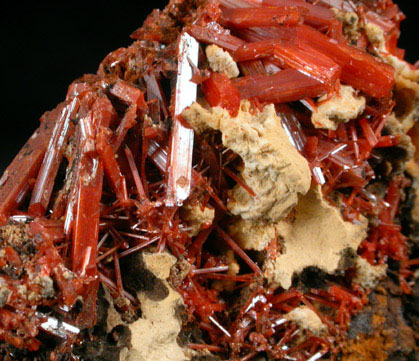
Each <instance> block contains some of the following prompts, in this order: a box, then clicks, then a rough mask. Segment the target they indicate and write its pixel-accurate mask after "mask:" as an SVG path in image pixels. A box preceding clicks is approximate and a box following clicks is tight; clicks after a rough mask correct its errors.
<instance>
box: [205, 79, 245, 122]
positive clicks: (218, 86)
mask: <svg viewBox="0 0 419 361" xmlns="http://www.w3.org/2000/svg"><path fill="white" fill-rule="evenodd" d="M202 88H203V91H204V94H205V98H206V100H207V101H208V103H209V105H211V106H212V107H217V106H220V107H221V108H224V109H226V110H228V112H229V113H230V114H231V116H233V117H235V116H237V114H238V112H239V107H240V99H241V97H240V94H239V91H238V90H237V88H236V87H235V86H234V85H233V83H232V82H231V81H230V79H229V78H228V77H227V75H225V74H221V73H211V76H210V78H209V79H207V80H206V81H204V83H203V84H202Z"/></svg>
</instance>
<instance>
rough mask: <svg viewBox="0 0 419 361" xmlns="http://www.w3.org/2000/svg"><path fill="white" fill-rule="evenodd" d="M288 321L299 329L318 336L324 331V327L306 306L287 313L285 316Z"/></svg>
mask: <svg viewBox="0 0 419 361" xmlns="http://www.w3.org/2000/svg"><path fill="white" fill-rule="evenodd" d="M284 317H285V318H286V319H288V320H289V321H293V322H295V323H296V324H297V325H298V327H299V328H300V329H303V330H310V331H311V332H313V333H314V334H315V335H317V336H319V335H321V334H322V333H323V332H325V331H326V329H327V328H326V325H324V324H323V323H322V321H321V320H320V318H319V316H317V315H316V313H315V312H314V311H312V310H311V309H309V308H308V307H307V306H300V307H297V308H294V309H293V310H292V311H291V312H288V313H287V314H286V315H285V316H284Z"/></svg>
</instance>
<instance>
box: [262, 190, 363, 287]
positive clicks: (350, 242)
mask: <svg viewBox="0 0 419 361" xmlns="http://www.w3.org/2000/svg"><path fill="white" fill-rule="evenodd" d="M367 224H368V222H367V220H366V219H361V221H358V222H357V223H352V222H345V221H344V219H343V217H342V215H341V213H340V210H339V209H338V208H336V207H334V206H332V205H330V204H329V203H328V202H327V201H326V200H325V199H324V198H323V195H322V193H321V190H320V188H319V187H314V188H312V189H310V191H309V192H308V193H307V194H306V195H305V196H302V197H300V201H299V202H298V204H297V206H296V207H295V216H294V217H293V219H292V220H287V221H281V222H278V223H277V224H276V232H277V234H278V236H279V237H280V238H282V239H283V240H284V245H283V248H284V250H283V253H282V254H280V255H279V256H278V257H277V258H276V259H274V260H270V259H268V260H267V261H266V262H265V276H266V277H267V278H268V280H269V281H270V282H271V284H272V285H280V286H282V287H283V288H285V289H288V288H289V287H290V286H291V283H292V277H293V275H294V274H298V273H300V272H301V271H303V270H304V268H306V267H310V266H313V267H318V268H319V269H321V270H323V271H325V272H328V273H333V272H335V271H336V270H337V269H338V267H339V264H340V261H341V259H342V257H343V256H344V255H345V253H346V251H347V250H348V249H351V250H353V252H356V250H357V248H358V246H359V244H360V243H361V242H362V241H363V240H364V239H365V237H366V235H367V232H366V231H367Z"/></svg>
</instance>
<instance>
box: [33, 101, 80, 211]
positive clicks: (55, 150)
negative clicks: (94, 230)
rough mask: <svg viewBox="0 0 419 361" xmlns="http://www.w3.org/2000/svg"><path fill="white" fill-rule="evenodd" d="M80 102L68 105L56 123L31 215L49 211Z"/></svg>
mask: <svg viewBox="0 0 419 361" xmlns="http://www.w3.org/2000/svg"><path fill="white" fill-rule="evenodd" d="M78 106H79V102H78V99H77V98H74V99H73V101H72V102H71V103H70V104H69V105H67V106H66V107H65V108H64V109H63V110H62V113H61V116H60V118H59V119H58V121H57V122H56V123H55V127H54V130H53V133H52V136H51V139H50V142H49V144H48V148H47V151H46V153H45V157H44V160H43V162H42V165H41V169H40V171H39V173H38V177H37V179H36V183H35V187H34V189H33V192H32V198H31V201H30V205H29V213H32V214H35V215H37V216H43V215H44V214H45V211H46V210H47V207H48V203H49V200H50V197H51V193H52V189H53V186H54V181H55V176H56V175H57V172H58V167H59V165H60V163H61V159H62V157H63V153H64V145H65V142H66V140H67V138H68V135H69V133H68V131H69V128H70V118H71V116H72V115H74V114H73V113H74V112H75V111H77V109H78Z"/></svg>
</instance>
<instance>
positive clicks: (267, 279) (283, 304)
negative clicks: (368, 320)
mask: <svg viewBox="0 0 419 361" xmlns="http://www.w3.org/2000/svg"><path fill="white" fill-rule="evenodd" d="M342 14H343V15H342ZM344 14H351V15H350V16H348V17H346V18H354V19H358V20H357V21H359V24H361V25H360V26H359V27H358V28H357V27H356V26H355V25H354V24H355V23H353V24H351V25H353V28H352V33H351V36H350V37H349V35H348V32H347V31H345V28H344V27H345V26H348V24H347V23H345V22H342V19H344V18H345V17H344ZM353 14H355V15H353ZM402 19H403V14H402V13H401V12H400V11H399V10H398V8H397V6H396V5H395V4H393V3H392V1H391V0H387V1H384V0H380V1H375V2H373V1H370V0H362V1H361V0H359V1H346V0H342V1H340V0H339V1H334V0H322V1H311V0H310V1H309V0H307V1H304V0H263V1H262V0H219V1H215V0H203V1H202V0H200V1H198V0H180V1H171V2H170V4H169V5H168V6H167V8H166V9H165V10H163V11H157V10H156V11H154V12H153V13H152V14H151V15H150V16H149V17H148V18H147V19H146V21H145V22H144V24H143V26H142V27H141V28H140V29H138V30H136V31H135V32H134V33H133V34H132V35H131V37H132V38H133V39H135V42H134V43H133V44H132V45H131V46H130V47H128V48H126V49H124V48H121V49H118V50H116V51H114V52H112V53H110V54H109V55H108V56H107V57H106V58H105V59H104V60H103V62H102V63H101V64H100V66H99V70H98V72H97V73H96V74H95V75H86V76H84V77H82V78H80V79H78V80H76V81H75V82H73V83H72V84H71V85H70V87H69V90H68V93H67V96H66V99H65V100H64V101H63V102H62V103H61V104H59V105H58V106H57V107H56V108H55V109H54V110H53V111H51V112H48V113H46V114H45V115H44V116H43V117H42V119H41V120H42V122H41V124H40V127H39V128H38V129H37V130H36V131H35V133H34V135H33V136H32V137H31V138H30V139H29V140H28V141H27V143H26V144H25V146H24V147H23V148H22V150H21V151H20V152H19V154H18V155H17V156H16V158H15V159H14V160H13V162H12V163H11V165H10V166H9V167H8V168H7V170H6V171H5V173H4V174H3V176H2V177H1V179H0V222H1V227H0V340H1V343H0V346H1V347H0V354H1V356H2V359H3V358H4V359H6V360H11V359H16V360H18V359H19V360H20V359H48V358H49V359H51V360H61V359H64V358H65V359H67V358H68V359H70V358H71V357H73V356H75V357H79V358H80V359H86V360H88V359H89V360H90V359H105V356H104V355H105V353H106V355H107V356H106V357H111V359H118V358H119V359H120V360H127V359H131V360H132V359H147V360H179V361H181V360H185V359H192V358H194V357H198V358H199V357H200V356H204V355H206V356H205V357H207V356H208V357H210V356H209V355H208V353H211V354H212V356H213V357H214V360H217V359H221V360H225V359H230V360H243V361H244V360H251V359H253V358H254V357H262V359H263V358H265V359H266V358H267V359H269V360H279V359H289V360H298V361H300V360H311V361H314V360H318V359H321V358H323V359H329V360H335V359H337V358H338V357H342V355H343V358H344V359H345V357H347V360H352V358H351V357H352V355H351V352H352V351H351V350H350V348H348V343H349V342H351V343H353V342H355V341H348V333H352V334H353V332H355V331H353V330H352V329H349V327H350V322H351V319H352V320H353V322H355V321H354V320H355V318H354V316H357V315H358V314H362V312H363V309H364V308H365V307H367V308H368V307H370V306H369V302H370V301H371V302H375V301H374V297H375V293H374V290H372V289H369V288H368V287H374V286H375V285H376V284H377V283H378V282H379V280H380V279H381V278H383V277H385V274H384V270H386V269H388V272H390V273H391V275H392V278H391V281H390V280H386V281H385V282H387V283H383V285H382V286H381V289H382V290H384V291H381V296H380V297H381V299H382V298H383V297H384V296H383V294H386V291H385V289H386V287H390V286H388V285H389V282H392V283H391V285H392V287H393V288H392V293H393V294H395V295H399V296H400V295H402V294H404V296H403V297H404V300H407V301H406V302H407V303H408V302H412V301H409V300H411V298H409V297H412V296H410V295H411V294H412V293H413V292H414V291H415V286H414V284H415V278H414V267H417V266H418V264H419V262H418V260H417V259H414V258H413V257H414V252H417V245H415V243H414V242H413V241H412V240H413V239H414V233H413V231H412V230H414V229H415V227H416V228H417V227H418V225H417V223H415V222H416V220H415V219H416V218H415V217H414V216H413V218H412V217H410V216H402V214H401V212H400V210H401V209H402V208H403V210H404V211H405V213H406V212H407V213H409V214H410V208H412V207H413V208H414V209H416V208H417V203H416V204H415V202H417V200H415V194H418V192H417V191H416V189H417V187H418V186H419V185H418V183H419V179H418V178H417V177H418V175H419V165H418V163H417V159H418V158H417V156H416V158H413V160H412V157H413V151H412V149H413V146H412V144H411V139H410V137H409V135H410V136H412V137H413V140H414V142H415V143H417V137H416V134H417V132H418V126H417V123H415V122H416V121H417V118H418V117H417V114H418V111H417V104H418V101H417V100H418V97H419V96H418V90H417V89H418V85H417V83H418V78H419V74H418V72H419V70H417V69H415V67H414V66H412V65H410V64H408V63H406V62H404V61H403V59H402V54H403V51H401V50H400V49H398V48H397V46H396V41H397V37H398V34H399V30H398V28H399V23H400V21H401V20H402ZM356 24H358V22H356ZM368 24H372V25H374V26H375V27H376V28H374V29H378V31H379V33H380V34H381V36H382V37H383V39H384V41H383V44H381V45H380V52H377V51H376V48H374V47H375V46H376V44H375V43H374V42H373V40H372V39H370V38H371V36H368V34H366V32H365V26H366V25H368ZM353 31H355V34H354V33H353ZM346 36H348V38H347V37H346ZM354 39H357V40H356V41H354ZM208 45H217V47H219V48H220V50H219V52H221V49H222V51H224V52H227V53H224V52H223V53H222V54H223V56H220V57H219V58H217V62H219V63H217V67H216V68H214V67H212V68H211V67H210V63H211V62H210V61H208V60H207V59H206V58H205V54H206V53H205V48H206V46H208ZM216 49H218V48H216ZM374 49H375V50H374ZM383 52H384V53H383ZM372 54H374V55H372ZM211 61H213V59H211ZM223 61H226V62H228V63H226V64H223V63H222V62H223ZM386 62H387V63H390V64H392V65H393V66H394V64H396V65H397V66H396V68H397V69H396V70H397V71H396V72H395V69H394V68H393V67H392V66H390V65H388V64H387V63H386ZM236 63H237V64H236ZM237 66H238V67H237ZM231 68H233V69H235V72H234V73H235V74H234V77H233V76H231V74H224V73H223V69H231ZM237 68H238V69H239V70H240V74H239V76H238V77H235V76H236V73H237V70H236V69H237ZM214 69H215V70H219V72H216V71H214ZM230 78H233V79H230ZM341 83H342V84H345V89H346V88H348V89H351V92H352V93H353V94H354V97H353V99H355V96H357V97H358V96H359V97H361V98H362V99H363V101H364V99H365V107H364V103H363V106H362V107H359V109H360V110H359V112H356V113H355V115H353V116H351V118H350V119H340V118H339V122H337V123H336V127H332V129H334V128H336V129H335V130H330V129H331V127H329V129H324V128H322V124H321V123H320V122H319V123H318V124H317V123H316V127H315V126H314V125H313V123H312V114H313V113H316V112H317V108H320V107H321V106H322V104H326V103H325V102H328V101H329V100H330V99H333V100H334V101H335V99H336V98H337V97H339V96H340V90H341ZM395 83H396V87H394V84H395ZM352 93H351V94H352ZM329 104H330V103H329ZM342 104H343V105H342V106H344V102H342ZM406 104H407V105H406ZM406 106H408V107H409V114H410V115H409V117H410V118H409V119H410V121H409V125H408V126H407V125H406V123H403V119H402V118H401V114H403V107H406ZM197 109H198V110H199V111H197ZM352 113H353V112H352ZM269 114H270V115H269ZM331 114H332V113H331ZM339 114H346V113H345V112H344V111H342V112H340V113H339ZM415 114H416V115H415ZM221 117H222V119H221ZM330 117H332V115H330ZM342 117H344V115H342ZM389 119H390V120H391V121H390V120H389ZM412 119H413V121H412ZM330 121H331V122H332V121H333V119H330ZM233 125H235V126H236V128H235V129H233ZM270 127H271V128H272V127H274V128H273V129H272V130H271V131H267V129H271V128H270ZM275 127H277V128H275ZM276 134H281V137H279V138H278V139H276V138H275V136H276ZM276 141H278V142H281V143H280V144H276V143H275V142H276ZM294 148H295V149H294ZM286 149H288V150H289V151H285V150H286ZM291 150H292V151H291ZM414 159H416V163H415V160H414ZM293 160H295V161H293ZM297 160H298V162H297ZM406 162H409V163H408V166H407V169H408V172H409V173H406V172H405V168H406ZM262 174H263V179H262ZM299 174H301V177H300V178H304V179H297V178H299V176H298V175H299ZM310 174H311V188H310ZM290 175H293V177H294V178H295V177H297V178H295V179H294V178H291V176H290ZM288 179H292V184H291V183H289V181H287V180H288ZM287 182H288V183H287ZM301 182H302V183H301ZM300 183H301V184H300ZM303 183H304V184H303ZM302 184H303V185H302ZM266 185H271V186H269V187H268V188H270V189H266V188H267V186H266ZM293 187H295V188H296V189H297V188H298V192H297V191H294V193H295V194H294V193H293V194H292V197H285V198H286V199H287V201H286V202H288V203H286V204H282V205H281V204H277V203H278V202H281V199H282V198H280V197H278V196H275V197H276V198H274V199H270V198H272V197H271V196H270V195H278V194H280V195H284V194H285V195H288V194H290V193H292V192H293V190H292V189H291V188H293ZM309 189H311V190H309ZM313 189H316V192H318V196H316V197H311V198H310V197H308V196H307V195H310V194H312V192H313ZM310 192H311V193H310ZM297 193H298V195H297ZM239 195H240V197H239ZM285 198H284V199H285ZM289 199H291V200H292V201H289ZM302 199H303V200H304V201H305V202H306V201H307V199H312V200H311V201H310V202H311V203H310V204H309V206H307V207H305V206H304V207H303V205H304V204H303V203H302ZM316 199H317V200H319V199H321V201H322V202H323V203H322V205H321V206H322V208H321V207H320V204H319V205H318V206H316ZM264 202H267V203H269V202H271V203H272V202H273V203H275V205H276V206H278V207H279V208H280V209H281V212H280V213H278V214H276V216H275V217H272V216H269V215H268V214H267V212H268V211H267V210H268V209H271V208H272V206H269V207H268V206H266V204H264ZM284 202H285V201H284ZM312 203H314V204H312ZM235 204H236V205H237V204H240V205H241V207H243V209H246V212H238V211H232V210H233V209H235V208H234V207H233V206H232V205H235ZM255 204H257V205H258V209H257V211H256V210H255V209H254V207H253V206H252V205H255ZM269 204H270V203H269ZM412 204H413V206H412ZM265 206H266V207H265ZM252 207H253V208H252ZM409 207H410V208H409ZM302 208H304V209H302ZM265 209H266V210H265ZM311 209H313V210H314V211H313V212H312V211H310V210H311ZM316 209H317V211H315V210H316ZM321 209H327V210H328V211H329V213H330V214H332V213H333V215H334V224H338V225H344V226H345V229H347V230H348V232H346V233H347V234H351V232H352V230H355V229H358V228H360V225H362V232H358V233H359V235H360V236H359V237H361V238H362V239H358V238H357V239H356V242H354V241H351V240H347V239H346V238H345V234H346V233H345V232H342V233H341V234H339V235H338V234H337V233H336V237H337V236H339V237H340V238H339V239H340V240H341V241H340V242H339V244H340V247H341V248H339V249H337V250H335V249H333V250H330V249H327V250H324V252H323V251H322V250H321V249H315V251H313V252H311V253H310V254H309V257H306V256H304V262H299V261H302V260H298V257H299V255H298V253H299V252H300V251H298V252H297V251H295V250H296V249H297V248H298V249H299V250H301V252H310V247H313V244H312V243H315V247H322V246H324V245H325V244H327V247H334V242H333V237H334V233H330V232H332V231H333V232H339V229H333V230H331V229H330V230H328V229H327V224H328V221H327V213H325V212H323V213H324V214H326V216H325V215H324V214H323V213H322V214H323V215H322V218H321V219H320V218H318V217H319V216H318V213H319V212H320V211H321ZM264 212H265V213H266V214H265V213H264ZM320 213H321V212H320ZM301 214H303V215H304V217H302V216H301ZM301 219H306V221H304V222H302V221H301ZM320 220H321V222H320ZM278 222H279V223H278ZM297 223H298V227H297V226H295V224H297ZM243 224H245V225H246V230H248V231H246V232H245V230H244V228H243V227H242V226H240V225H243ZM305 225H306V226H305ZM278 227H279V228H278ZM281 227H282V228H281ZM305 227H308V228H307V229H305ZM310 227H311V228H310ZM316 227H325V229H323V228H322V229H321V232H320V230H319V229H316ZM334 228H339V227H334ZM233 229H234V230H235V231H234V232H233V231H232V230H233ZM283 229H287V232H284V231H281V230H283ZM298 229H300V230H304V232H302V231H301V232H298ZM328 231H330V232H328ZM302 233H304V237H302ZM358 233H357V234H358ZM365 234H366V238H365ZM310 235H312V237H315V242H311V241H310ZM319 235H327V237H326V236H325V237H326V238H327V242H325V240H324V238H325V237H323V236H319ZM409 237H410V238H411V239H409ZM363 238H365V239H363ZM291 242H293V243H292V244H291ZM346 244H348V245H349V246H348V247H346V246H345V245H346ZM296 245H298V247H297V246H296ZM342 245H343V246H342ZM358 245H359V248H358V249H356V247H358ZM292 246H293V247H294V248H292ZM242 247H243V248H242ZM345 247H346V248H345ZM250 250H251V251H250ZM292 250H294V251H293V252H294V253H292V252H291V251H292ZM287 252H288V253H287ZM291 253H292V258H294V259H293V260H291V261H289V262H288V263H287V262H286V263H287V264H283V263H284V260H286V256H287V255H288V256H289V255H290V254H291ZM324 254H333V264H331V263H327V262H328V261H327V259H323V258H322V255H324ZM321 258H322V259H321ZM302 259H303V257H302ZM320 259H321V261H320ZM272 264H274V265H277V266H278V265H281V266H280V268H281V269H279V270H277V271H275V267H272ZM292 264H297V265H298V267H297V266H296V267H294V268H293V266H292ZM386 264H388V265H387V266H386ZM357 265H358V266H357ZM359 265H363V267H359ZM278 267H279V266H278ZM386 267H387V268H386ZM302 268H305V269H302ZM378 269H379V270H380V272H378V271H375V270H378ZM272 272H274V274H272ZM275 272H276V274H275ZM284 272H285V273H286V274H287V278H286V282H283V281H281V279H282V278H281V277H280V275H281V274H282V273H284ZM362 272H364V273H365V272H369V273H368V274H361V273H362ZM307 274H308V275H309V276H307ZM310 275H311V276H310ZM292 277H293V278H292ZM272 279H274V280H276V281H275V282H272ZM359 280H368V282H366V281H365V282H364V281H363V282H360V281H359ZM281 282H282V283H281ZM416 288H417V287H416ZM395 290H396V291H395ZM368 296H370V297H369V298H368ZM398 300H399V301H398V302H400V299H399V298H398ZM393 303H394V302H393ZM392 307H396V306H392ZM398 307H399V308H397V307H396V308H397V309H396V311H394V312H399V313H400V314H401V311H400V306H398ZM406 307H407V306H406ZM370 312H375V311H374V310H372V311H370ZM377 312H378V311H377ZM406 315H407V314H406ZM163 316H164V317H163ZM178 316H179V317H178ZM180 316H182V317H181V319H182V321H181V320H180ZM380 317H387V316H382V315H381V316H380ZM388 317H390V316H388ZM406 317H407V316H406ZM166 319H167V320H168V321H167V322H168V323H167V325H168V329H167V330H165V331H167V337H166V336H165V339H164V340H163V339H162V338H161V337H159V335H158V334H157V333H159V332H160V331H161V330H160V329H159V328H160V327H164V326H165V320H166ZM358 322H359V321H358ZM398 322H399V321H398ZM400 322H402V323H401V324H400V325H399V327H404V328H403V330H404V331H403V332H404V333H403V335H404V336H403V337H404V339H405V340H408V341H409V342H410V341H412V340H413V341H412V342H414V338H413V332H412V330H411V328H409V326H408V325H407V324H406V323H404V321H403V320H402V321H400ZM389 324H390V325H393V324H394V323H389ZM150 325H151V326H150ZM156 325H161V326H156ZM380 327H381V326H380ZM383 327H384V326H383ZM126 329H128V330H129V331H130V332H128V333H124V332H125V331H124V332H123V330H126ZM373 329H374V330H378V329H380V330H381V331H382V328H379V327H378V326H377V325H375V324H374V328H373ZM179 331H180V334H179V335H177V334H176V333H178V332H179ZM381 331H380V332H381ZM377 332H378V331H377ZM127 334H128V335H130V336H127ZM169 334H170V335H169ZM380 335H381V334H380ZM397 335H398V334H397ZM127 337H128V338H127ZM129 337H131V339H130V338H129ZM365 337H370V336H365ZM371 337H373V340H374V342H379V340H381V339H380V338H379V337H384V336H374V335H373V336H371ZM374 337H375V338H374ZM409 337H410V338H409ZM362 340H363V339H362V337H361V338H358V339H357V341H356V342H361V343H360V344H359V343H357V344H356V345H355V346H356V347H357V348H356V350H357V351H356V352H358V354H357V356H354V357H358V358H357V359H363V360H364V359H365V360H368V359H369V358H368V357H375V356H368V355H367V354H368V353H365V354H362V353H361V356H359V355H360V354H359V352H361V351H359V350H364V349H366V347H365V345H364V344H362ZM377 340H378V341H377ZM166 341H167V342H166ZM408 341H406V342H407V343H406V344H408ZM397 344H398V343H397V342H396V345H395V344H392V345H393V346H391V347H390V346H387V345H385V346H383V347H382V348H381V351H382V350H384V351H382V352H381V351H380V352H381V353H379V355H380V358H379V359H380V360H381V359H382V360H385V359H386V358H383V357H386V355H390V354H391V353H392V352H402V353H403V352H404V353H405V354H406V355H407V354H408V353H409V352H411V354H413V353H414V352H415V351H414V350H413V351H412V348H409V347H410V346H409V347H407V346H406V347H404V348H403V351H400V350H401V349H399V348H398V347H399V346H398V345H397ZM98 345H99V346H100V347H99V346H98ZM383 345H384V344H383ZM403 345H405V344H403ZM93 349H94V350H95V351H94V352H95V353H92V350H93ZM348 350H349V351H348ZM354 352H355V351H354ZM383 352H384V356H382V355H383ZM109 355H111V356H109ZM371 355H376V354H375V353H373V352H372V351H371ZM212 356H211V357H212ZM63 357H64V358H63ZM106 359H108V358H106ZM371 359H372V358H371Z"/></svg>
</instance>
